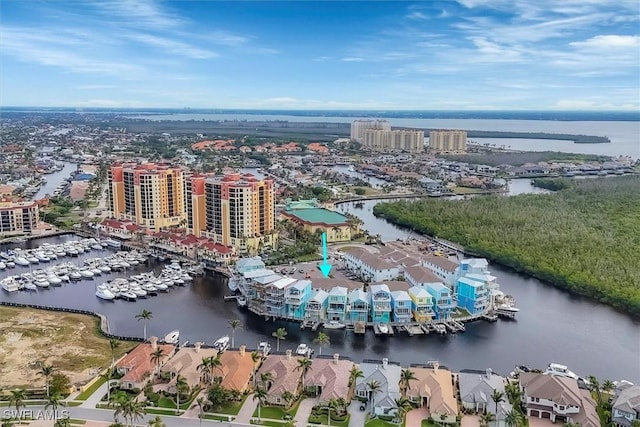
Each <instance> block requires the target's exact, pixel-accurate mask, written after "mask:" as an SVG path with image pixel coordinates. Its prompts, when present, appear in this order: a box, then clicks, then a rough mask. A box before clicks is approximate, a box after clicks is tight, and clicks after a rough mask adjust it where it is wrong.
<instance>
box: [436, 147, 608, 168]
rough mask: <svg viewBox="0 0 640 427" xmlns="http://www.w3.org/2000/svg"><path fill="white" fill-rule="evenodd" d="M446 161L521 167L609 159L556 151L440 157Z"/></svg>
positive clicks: (594, 155)
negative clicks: (535, 164) (545, 163)
mask: <svg viewBox="0 0 640 427" xmlns="http://www.w3.org/2000/svg"><path fill="white" fill-rule="evenodd" d="M440 157H443V158H445V159H447V160H451V161H454V162H466V163H471V164H476V165H489V166H498V165H512V166H521V165H524V164H525V163H538V162H552V161H559V162H562V161H564V162H604V161H607V160H610V159H611V157H608V156H599V155H596V154H576V153H561V152H556V151H539V152H535V151H526V152H515V151H507V152H493V153H482V154H448V155H442V156H440Z"/></svg>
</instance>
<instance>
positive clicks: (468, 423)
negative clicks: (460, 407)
mask: <svg viewBox="0 0 640 427" xmlns="http://www.w3.org/2000/svg"><path fill="white" fill-rule="evenodd" d="M461 425H462V427H480V417H479V416H478V415H464V416H463V417H462V422H461Z"/></svg>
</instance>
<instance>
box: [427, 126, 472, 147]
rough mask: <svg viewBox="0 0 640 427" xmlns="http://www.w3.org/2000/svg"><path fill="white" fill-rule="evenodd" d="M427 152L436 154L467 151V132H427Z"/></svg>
mask: <svg viewBox="0 0 640 427" xmlns="http://www.w3.org/2000/svg"><path fill="white" fill-rule="evenodd" d="M429 150H430V151H434V152H438V153H464V152H466V151H467V132H466V131H464V130H434V131H431V132H429Z"/></svg>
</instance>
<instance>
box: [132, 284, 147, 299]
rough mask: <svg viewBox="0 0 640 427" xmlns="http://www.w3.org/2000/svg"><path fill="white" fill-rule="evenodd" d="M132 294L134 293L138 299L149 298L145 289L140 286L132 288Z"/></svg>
mask: <svg viewBox="0 0 640 427" xmlns="http://www.w3.org/2000/svg"><path fill="white" fill-rule="evenodd" d="M129 291H130V292H133V293H134V294H136V296H137V297H138V298H146V297H147V291H145V290H144V289H142V288H140V287H139V286H133V287H131V288H129Z"/></svg>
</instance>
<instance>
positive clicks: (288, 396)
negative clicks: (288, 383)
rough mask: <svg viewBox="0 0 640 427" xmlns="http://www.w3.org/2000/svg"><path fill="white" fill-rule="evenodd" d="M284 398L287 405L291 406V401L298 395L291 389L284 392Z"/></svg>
mask: <svg viewBox="0 0 640 427" xmlns="http://www.w3.org/2000/svg"><path fill="white" fill-rule="evenodd" d="M282 399H283V400H284V403H285V405H287V406H286V407H287V408H289V407H290V406H291V403H292V402H293V401H294V400H295V399H296V396H295V395H294V394H293V393H291V392H290V391H289V390H287V391H285V392H284V393H282Z"/></svg>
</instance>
